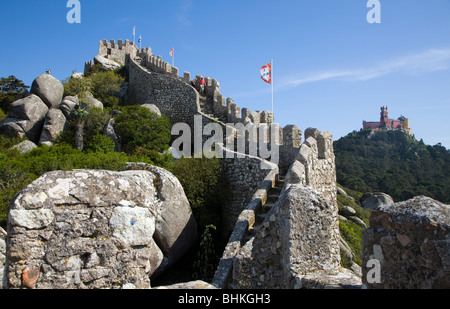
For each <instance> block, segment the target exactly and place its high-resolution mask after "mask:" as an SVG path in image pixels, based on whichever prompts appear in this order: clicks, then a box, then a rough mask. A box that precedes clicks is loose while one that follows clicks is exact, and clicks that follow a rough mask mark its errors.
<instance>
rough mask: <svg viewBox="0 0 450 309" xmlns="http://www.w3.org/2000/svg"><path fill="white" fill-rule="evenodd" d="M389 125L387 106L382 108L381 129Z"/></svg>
mask: <svg viewBox="0 0 450 309" xmlns="http://www.w3.org/2000/svg"><path fill="white" fill-rule="evenodd" d="M388 123H389V117H388V108H387V106H382V107H381V115H380V125H381V127H387V126H388Z"/></svg>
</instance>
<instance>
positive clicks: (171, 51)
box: [169, 48, 173, 58]
mask: <svg viewBox="0 0 450 309" xmlns="http://www.w3.org/2000/svg"><path fill="white" fill-rule="evenodd" d="M169 55H170V57H172V58H173V48H172V49H171V50H170V52H169Z"/></svg>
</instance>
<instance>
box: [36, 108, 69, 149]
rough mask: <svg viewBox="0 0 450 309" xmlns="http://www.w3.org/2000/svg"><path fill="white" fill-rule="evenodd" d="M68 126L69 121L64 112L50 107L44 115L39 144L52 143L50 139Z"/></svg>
mask: <svg viewBox="0 0 450 309" xmlns="http://www.w3.org/2000/svg"><path fill="white" fill-rule="evenodd" d="M68 128H69V122H68V121H67V118H66V116H65V115H64V113H63V112H62V111H61V110H60V109H56V108H52V109H51V110H49V111H48V113H47V115H46V116H45V121H44V126H43V127H42V132H41V137H40V139H39V144H40V145H47V146H51V145H53V142H52V141H53V140H55V139H56V138H57V137H58V135H59V134H61V133H62V132H63V131H64V130H67V129H68Z"/></svg>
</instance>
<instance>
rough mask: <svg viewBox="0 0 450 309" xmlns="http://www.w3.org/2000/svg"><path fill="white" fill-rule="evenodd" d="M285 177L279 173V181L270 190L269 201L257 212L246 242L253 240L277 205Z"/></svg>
mask: <svg viewBox="0 0 450 309" xmlns="http://www.w3.org/2000/svg"><path fill="white" fill-rule="evenodd" d="M284 179H285V176H281V175H279V176H278V179H277V181H276V182H275V186H274V187H273V188H272V189H270V191H269V192H268V193H267V201H266V202H265V203H264V205H262V206H261V207H260V208H259V209H258V211H257V212H256V213H255V223H254V224H253V227H252V228H250V229H249V231H248V233H247V237H246V239H245V243H246V242H248V241H249V240H251V239H252V238H253V237H255V235H256V233H257V232H258V230H259V228H260V227H261V224H262V223H263V222H264V220H265V219H266V217H267V214H268V213H269V211H270V210H271V209H272V207H273V206H274V205H275V203H276V202H277V200H278V199H279V198H280V196H281V190H282V189H283V187H284V185H285V180H284Z"/></svg>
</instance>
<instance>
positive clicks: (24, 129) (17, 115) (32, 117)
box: [0, 94, 48, 143]
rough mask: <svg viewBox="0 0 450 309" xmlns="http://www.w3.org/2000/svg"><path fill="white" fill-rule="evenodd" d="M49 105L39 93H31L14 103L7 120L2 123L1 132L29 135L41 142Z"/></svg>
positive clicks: (7, 135) (35, 140)
mask: <svg viewBox="0 0 450 309" xmlns="http://www.w3.org/2000/svg"><path fill="white" fill-rule="evenodd" d="M47 112H48V107H47V105H45V104H44V102H43V101H42V100H41V99H40V98H39V97H38V96H37V95H34V94H32V95H30V96H27V97H25V98H23V99H20V100H18V101H16V102H14V103H12V104H11V105H10V107H9V113H8V116H7V117H6V119H5V120H3V122H2V123H1V124H0V134H3V135H4V136H6V137H9V138H13V137H20V138H23V137H27V138H28V139H29V140H31V141H33V142H34V143H38V142H39V138H40V136H41V130H42V126H43V125H44V121H45V116H46V115H47Z"/></svg>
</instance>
